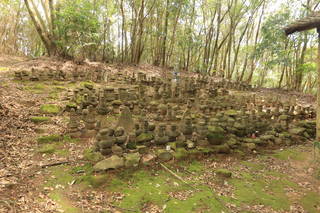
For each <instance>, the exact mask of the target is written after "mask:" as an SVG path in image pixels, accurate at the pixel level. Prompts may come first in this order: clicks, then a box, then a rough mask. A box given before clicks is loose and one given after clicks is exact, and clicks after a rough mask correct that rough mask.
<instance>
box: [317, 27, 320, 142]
mask: <svg viewBox="0 0 320 213" xmlns="http://www.w3.org/2000/svg"><path fill="white" fill-rule="evenodd" d="M317 32H318V56H317V70H318V85H317V86H318V89H317V141H320V28H317Z"/></svg>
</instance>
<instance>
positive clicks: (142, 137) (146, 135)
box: [136, 133, 154, 143]
mask: <svg viewBox="0 0 320 213" xmlns="http://www.w3.org/2000/svg"><path fill="white" fill-rule="evenodd" d="M153 138H154V136H153V134H151V133H142V134H141V135H139V136H138V137H137V138H136V142H137V143H144V142H148V141H151V140H152V139H153Z"/></svg>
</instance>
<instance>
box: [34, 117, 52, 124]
mask: <svg viewBox="0 0 320 213" xmlns="http://www.w3.org/2000/svg"><path fill="white" fill-rule="evenodd" d="M30 120H31V121H32V122H33V123H36V124H38V123H44V122H48V121H50V120H51V119H50V118H48V117H41V116H34V117H31V118H30Z"/></svg>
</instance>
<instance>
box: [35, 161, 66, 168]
mask: <svg viewBox="0 0 320 213" xmlns="http://www.w3.org/2000/svg"><path fill="white" fill-rule="evenodd" d="M69 163H70V161H62V162H56V163H50V164H45V165H42V166H41V168H46V167H51V166H59V165H63V164H69Z"/></svg>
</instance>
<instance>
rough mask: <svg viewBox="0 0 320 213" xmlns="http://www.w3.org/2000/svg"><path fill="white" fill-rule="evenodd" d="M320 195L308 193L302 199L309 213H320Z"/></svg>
mask: <svg viewBox="0 0 320 213" xmlns="http://www.w3.org/2000/svg"><path fill="white" fill-rule="evenodd" d="M319 198H320V194H318V193H316V192H308V193H307V194H306V195H305V196H304V197H303V198H302V199H301V201H300V202H301V204H302V206H303V208H304V209H305V210H307V211H308V212H309V213H318V212H319V208H320V199H319Z"/></svg>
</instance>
